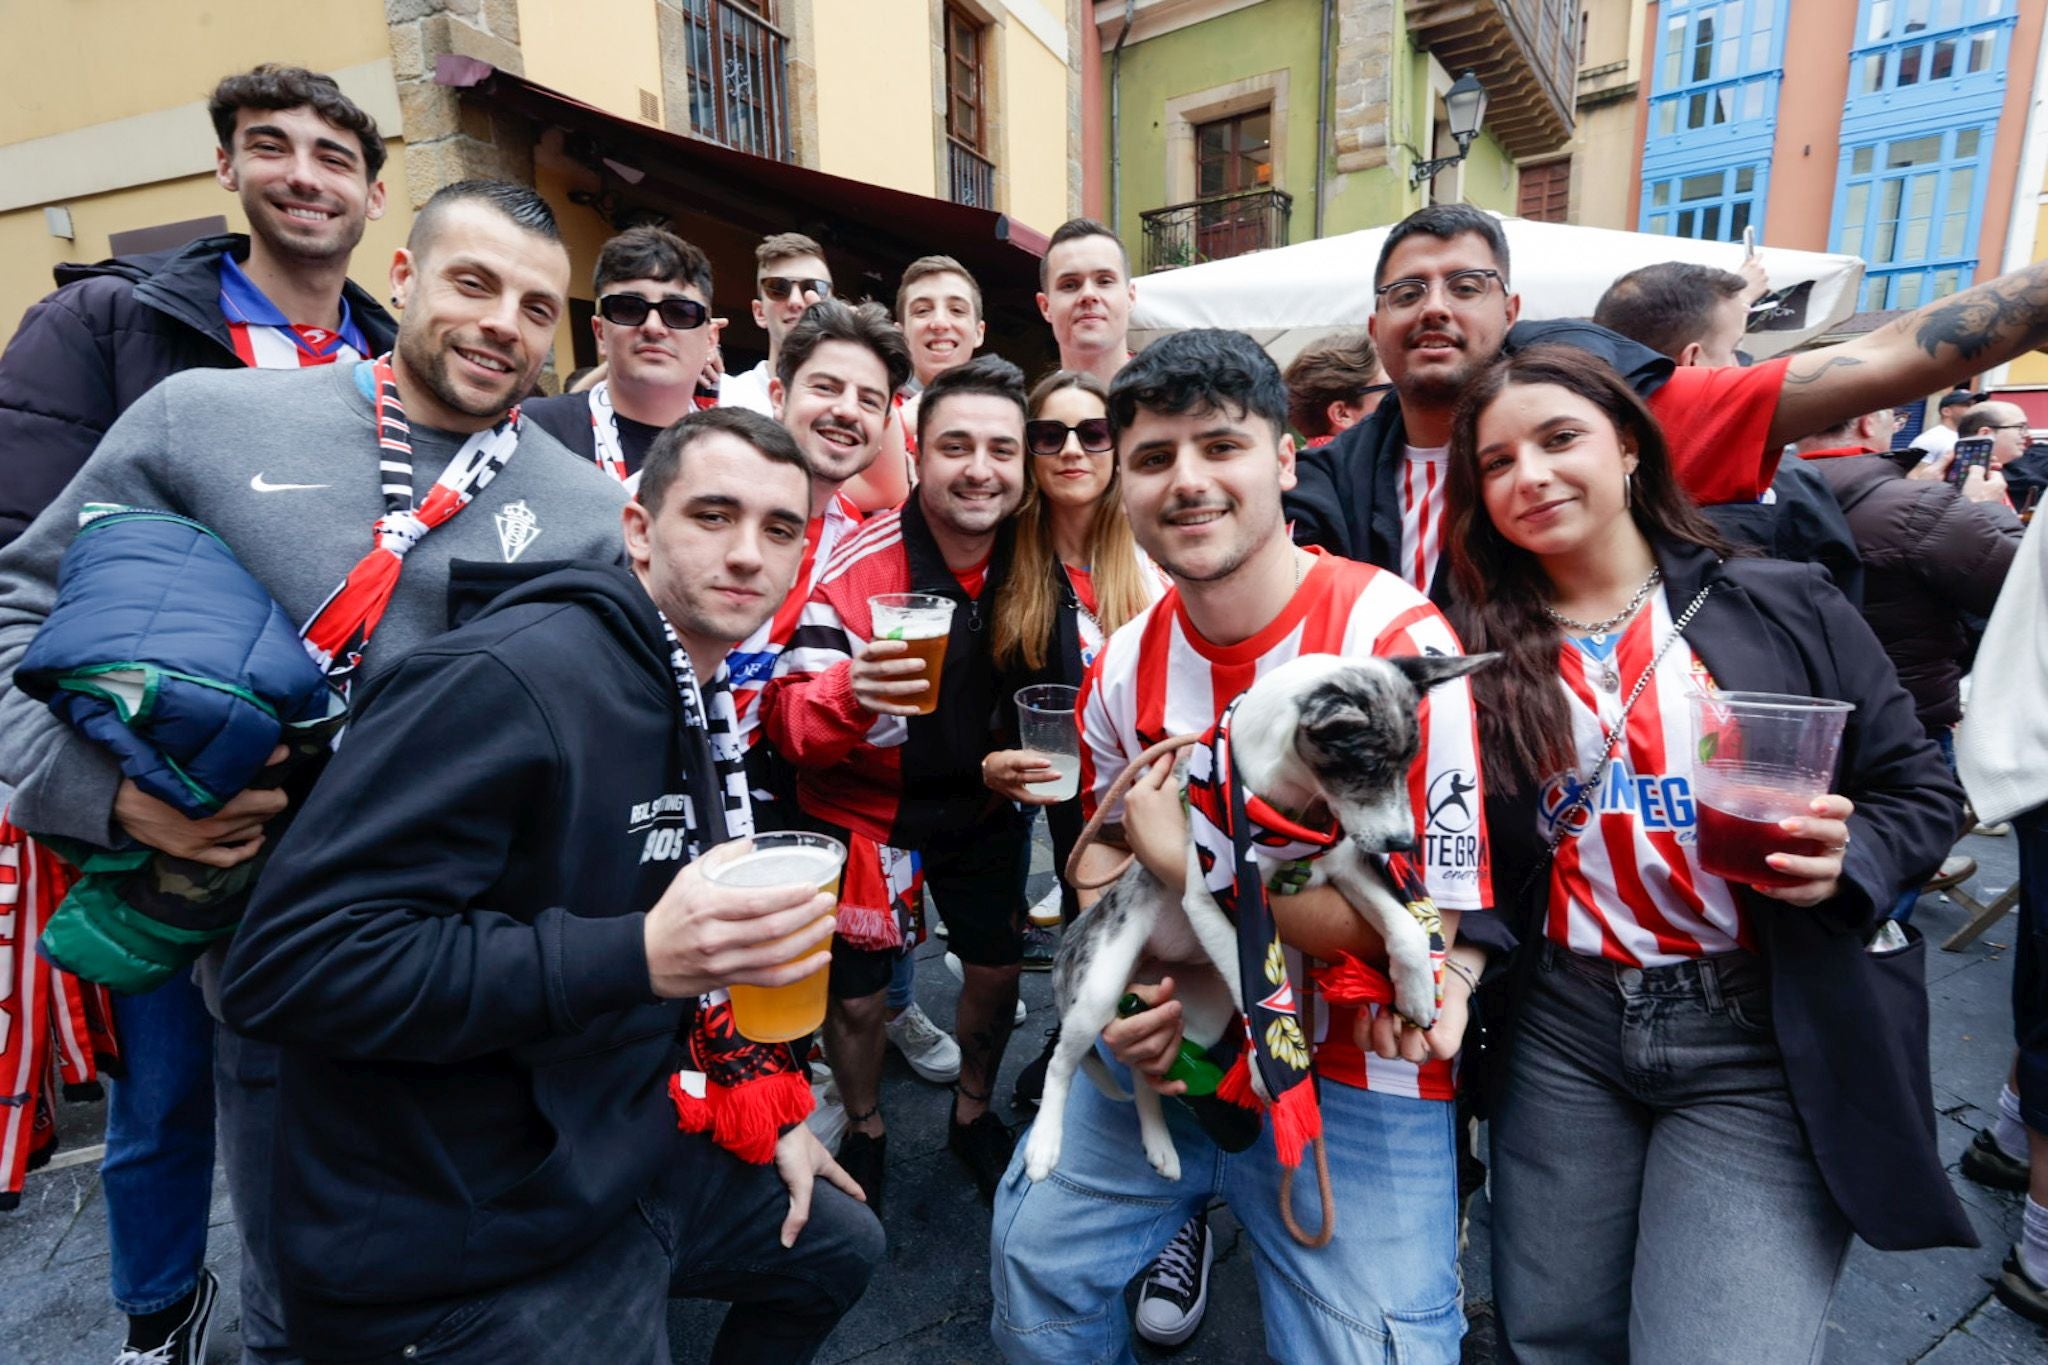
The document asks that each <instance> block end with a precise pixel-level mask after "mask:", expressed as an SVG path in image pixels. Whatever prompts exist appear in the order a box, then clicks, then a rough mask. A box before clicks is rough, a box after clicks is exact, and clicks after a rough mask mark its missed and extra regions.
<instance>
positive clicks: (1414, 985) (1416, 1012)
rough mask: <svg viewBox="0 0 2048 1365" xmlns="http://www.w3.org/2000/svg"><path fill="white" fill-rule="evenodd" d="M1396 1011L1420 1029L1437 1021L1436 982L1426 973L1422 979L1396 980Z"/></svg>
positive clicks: (1428, 1026)
mask: <svg viewBox="0 0 2048 1365" xmlns="http://www.w3.org/2000/svg"><path fill="white" fill-rule="evenodd" d="M1394 1012H1395V1013H1396V1014H1398V1015H1400V1016H1401V1017H1402V1018H1403V1019H1406V1020H1407V1021H1408V1022H1409V1023H1411V1024H1413V1025H1415V1027H1417V1028H1419V1029H1425V1030H1426V1029H1428V1028H1430V1027H1431V1026H1432V1025H1434V1024H1435V1023H1436V1016H1437V1007H1436V983H1435V982H1434V981H1432V980H1431V979H1430V978H1429V976H1428V975H1427V974H1426V973H1425V974H1424V975H1423V977H1422V979H1421V980H1420V981H1414V980H1400V979H1397V980H1396V981H1395V982H1394Z"/></svg>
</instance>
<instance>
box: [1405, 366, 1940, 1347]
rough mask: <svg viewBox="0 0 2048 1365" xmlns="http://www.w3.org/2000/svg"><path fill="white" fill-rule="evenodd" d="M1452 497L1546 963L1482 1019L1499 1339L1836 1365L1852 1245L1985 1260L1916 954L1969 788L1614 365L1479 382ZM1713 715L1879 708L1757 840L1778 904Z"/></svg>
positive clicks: (1527, 889) (1489, 776)
mask: <svg viewBox="0 0 2048 1365" xmlns="http://www.w3.org/2000/svg"><path fill="white" fill-rule="evenodd" d="M1447 492H1448V515H1449V518H1450V526H1449V528H1448V534H1447V535H1446V537H1445V543H1446V545H1447V546H1449V547H1450V550H1449V552H1450V554H1451V556H1452V572H1453V575H1454V583H1455V591H1456V594H1457V598H1458V600H1457V601H1456V602H1454V603H1453V605H1452V608H1451V613H1450V614H1451V618H1452V620H1453V622H1454V623H1455V624H1456V625H1457V627H1458V631H1459V634H1460V636H1461V638H1462V639H1463V640H1464V642H1465V646H1466V648H1467V649H1468V650H1470V651H1471V652H1473V653H1478V652H1480V651H1484V650H1493V651H1498V652H1499V653H1500V655H1501V657H1500V658H1499V659H1498V660H1497V661H1496V662H1495V663H1494V664H1493V665H1492V666H1491V667H1489V668H1488V669H1485V670H1483V671H1482V672H1480V673H1478V674H1476V675H1474V678H1473V687H1474V693H1475V700H1476V701H1477V703H1478V710H1479V716H1480V738H1481V752H1482V755H1483V760H1482V761H1483V763H1484V764H1485V773H1486V784H1485V785H1486V788H1487V793H1488V799H1487V819H1488V830H1489V833H1490V836H1491V839H1492V848H1493V859H1494V863H1493V884H1494V887H1495V889H1496V891H1497V892H1499V893H1500V894H1501V897H1502V903H1501V905H1500V907H1499V908H1500V911H1501V913H1502V915H1503V917H1504V918H1507V919H1508V920H1509V922H1510V923H1511V924H1512V925H1514V926H1515V928H1516V932H1517V933H1518V934H1519V936H1520V939H1521V947H1520V948H1519V949H1518V950H1517V951H1516V953H1515V955H1514V958H1513V959H1512V963H1511V966H1510V968H1509V969H1508V970H1507V971H1506V972H1505V973H1503V974H1502V976H1501V979H1500V980H1498V981H1496V982H1491V983H1489V985H1488V989H1487V991H1486V992H1485V995H1486V996H1490V997H1492V999H1491V1001H1490V1002H1489V1008H1488V1011H1487V1012H1488V1013H1489V1014H1490V1015H1491V1016H1493V1018H1494V1019H1495V1021H1496V1027H1495V1028H1494V1029H1493V1031H1492V1034H1491V1036H1490V1037H1489V1038H1488V1040H1487V1048H1488V1051H1487V1054H1486V1057H1485V1077H1486V1082H1485V1083H1486V1089H1487V1095H1488V1099H1489V1101H1490V1103H1491V1106H1492V1127H1491V1136H1492V1159H1493V1166H1492V1184H1491V1193H1492V1202H1493V1277H1494V1286H1495V1293H1496V1302H1497V1306H1498V1309H1499V1313H1500V1324H1501V1329H1502V1332H1503V1334H1504V1336H1505V1338H1506V1340H1507V1342H1508V1343H1509V1344H1510V1346H1511V1347H1512V1352H1513V1355H1514V1356H1515V1358H1517V1359H1518V1360H1520V1361H1522V1362H1523V1363H1524V1365H1539V1363H1540V1362H1561V1361H1572V1362H1580V1361H1588V1360H1603V1361H1604V1360H1613V1361H1624V1360H1626V1361H1634V1362H1638V1363H1639V1365H1640V1362H1645V1361H1659V1360H1685V1361H1715V1360H1730V1361H1733V1360H1745V1361H1753V1360H1759V1359H1768V1360H1772V1361H1788V1360H1808V1359H1818V1358H1819V1356H1820V1351H1821V1345H1822V1328H1823V1325H1824V1323H1825V1320H1826V1317H1827V1309H1828V1304H1829V1300H1830V1298H1831V1296H1832V1294H1833V1290H1834V1283H1835V1278H1836V1275H1837V1272H1838V1271H1839V1269H1840V1267H1841V1263H1842V1259H1843V1256H1844V1254H1845V1253H1846V1252H1847V1249H1848V1245H1849V1237H1850V1233H1851V1232H1852V1231H1853V1232H1855V1233H1856V1234H1858V1235H1860V1236H1861V1237H1863V1239H1864V1240H1865V1241H1868V1242H1869V1243H1871V1244H1872V1245H1873V1246H1876V1247H1879V1248H1883V1249H1905V1248H1913V1247H1924V1246H1937V1245H1974V1244H1975V1239H1974V1237H1973V1235H1972V1233H1971V1231H1970V1226H1969V1223H1968V1222H1967V1220H1966V1219H1965V1218H1964V1216H1963V1213H1962V1210H1961V1207H1960V1206H1959V1205H1958V1204H1957V1203H1956V1201H1955V1197H1954V1195H1953V1194H1952V1193H1951V1191H1950V1189H1949V1186H1948V1182H1947V1178H1946V1176H1945V1175H1944V1173H1943V1170H1942V1164H1941V1158H1940V1156H1939V1155H1938V1154H1937V1152H1936V1150H1935V1139H1934V1126H1933V1114H1932V1110H1931V1104H1930V1090H1929V1080H1928V1065H1927V1000H1926V990H1925V960H1924V951H1925V945H1924V943H1922V942H1921V941H1920V940H1918V938H1917V937H1895V935H1896V934H1897V931H1896V930H1892V929H1888V928H1885V923H1886V922H1885V913H1886V910H1887V908H1888V907H1889V906H1890V905H1891V903H1892V901H1893V900H1894V899H1895V898H1896V896H1897V893H1898V889H1899V888H1900V887H1901V886H1905V885H1915V884H1918V883H1919V882H1920V881H1922V880H1924V879H1925V877H1926V876H1927V875H1929V874H1930V873H1931V872H1932V871H1933V870H1934V868H1935V867H1937V866H1938V865H1939V863H1940V862H1941V858H1942V855H1943V854H1944V853H1946V852H1947V850H1948V848H1949V846H1950V845H1951V844H1952V843H1953V841H1954V839H1955V837H1956V834H1957V832H1958V829H1959V826H1960V824H1961V819H1962V816H1961V803H1962V793H1961V792H1960V790H1959V789H1958V788H1957V787H1956V784H1955V782H1954V780H1953V779H1952V778H1951V777H1950V776H1949V773H1948V770H1947V766H1946V764H1944V763H1943V761H1942V759H1941V756H1940V754H1939V753H1938V752H1937V751H1936V749H1935V747H1934V745H1933V744H1932V743H1931V742H1930V741H1929V740H1928V739H1927V737H1926V733H1925V731H1924V730H1923V729H1922V727H1921V726H1920V724H1919V722H1918V721H1917V720H1916V719H1915V716H1914V712H1913V704H1912V701H1911V699H1910V698H1909V696H1908V695H1907V693H1906V692H1905V691H1904V690H1903V689H1902V688H1901V687H1900V686H1899V683H1898V680H1897V678H1896V676H1895V675H1894V673H1893V671H1892V668H1891V665H1890V664H1889V663H1888V662H1887V660H1886V658H1885V655H1884V653H1883V651H1882V649H1881V648H1880V647H1879V645H1878V642H1877V640H1876V638H1875V637H1874V636H1873V635H1872V633H1871V631H1870V629H1869V627H1868V626H1866V625H1865V624H1864V622H1863V619H1862V618H1861V617H1860V616H1859V615H1858V614H1857V613H1856V611H1855V610H1854V609H1853V608H1852V607H1851V606H1850V605H1849V603H1848V602H1847V601H1846V600H1845V599H1844V598H1843V597H1842V596H1841V594H1840V593H1838V592H1837V591H1836V590H1835V588H1834V587H1833V585H1832V584H1831V583H1830V582H1829V580H1828V579H1827V577H1826V575H1825V574H1824V573H1823V572H1822V571H1821V570H1820V569H1818V568H1816V567H1813V566H1811V565H1806V564H1793V563H1781V562H1775V561H1769V560H1761V559H1736V558H1729V557H1728V550H1727V547H1726V546H1725V544H1724V543H1723V542H1722V541H1721V540H1720V539H1719V538H1718V537H1717V536H1716V535H1715V533H1714V531H1713V529H1712V527H1711V526H1710V525H1709V524H1708V523H1707V522H1706V521H1705V520H1704V519H1703V518H1702V517H1701V516H1700V514H1699V512H1698V511H1697V509H1696V508H1694V506H1693V505H1692V504H1691V503H1690V502H1689V501H1688V500H1687V499H1686V497H1685V495H1684V494H1683V493H1682V492H1681V491H1679V489H1678V486H1677V484H1676V482H1675V481H1674V480H1673V478H1672V476H1671V472H1670V466H1669V462H1668V460H1667V457H1666V452H1665V444H1664V439H1663V436H1662V433H1661V432H1660V431H1659V430H1658V428H1657V425H1656V422H1655V420H1654V419H1653V418H1652V417H1651V416H1650V414H1649V413H1648V411H1647V410H1646V409H1645V408H1644V407H1643V405H1642V403H1641V402H1640V401H1639V400H1638V399H1637V398H1636V396H1635V395H1634V394H1633V393H1632V392H1631V391H1630V390H1629V389H1628V387H1627V386H1626V385H1625V384H1623V383H1622V382H1621V381H1620V380H1619V379H1617V378H1616V377H1615V376H1614V374H1613V373H1612V372H1611V371H1610V370H1608V369H1607V368H1606V367H1605V366H1604V365H1602V364H1601V363H1600V362H1598V361H1596V360H1594V359H1592V358H1590V357H1588V356H1586V355H1584V354H1582V353H1579V352H1576V351H1569V350H1564V349H1562V348H1546V347H1537V348H1532V349H1530V350H1526V351H1523V352H1520V353H1519V354H1517V355H1515V356H1513V357H1512V358H1510V359H1507V360H1504V361H1502V362H1500V363H1499V364H1498V365H1496V366H1495V367H1494V368H1493V369H1492V370H1490V371H1488V372H1486V373H1485V374H1484V375H1482V376H1481V377H1480V378H1479V379H1478V380H1477V381H1476V382H1475V383H1474V385H1473V387H1472V389H1471V390H1470V391H1469V392H1468V394H1467V396H1466V399H1465V402H1464V405H1463V407H1462V408H1461V410H1460V412H1459V414H1458V416H1457V418H1456V421H1455V423H1454V426H1453V431H1452V437H1451V447H1450V460H1449V470H1448V485H1447ZM1702 690H1709V691H1717V692H1722V693H1726V692H1756V693H1774V694H1780V695H1781V696H1783V697H1785V698H1788V699H1796V698H1827V699H1833V700H1837V701H1841V702H1847V703H1850V704H1851V705H1852V706H1853V707H1854V710H1853V711H1852V712H1850V713H1849V717H1848V724H1847V731H1846V734H1845V735H1844V737H1843V740H1842V743H1841V748H1840V756H1839V761H1838V762H1837V763H1836V765H1835V767H1834V780H1833V782H1832V784H1831V785H1829V786H1828V787H1827V794H1825V795H1820V796H1817V797H1815V798H1813V799H1812V800H1811V802H1810V804H1809V806H1808V807H1807V809H1806V810H1804V811H1803V812H1801V813H1799V814H1796V815H1793V816H1791V817H1789V818H1785V819H1782V820H1779V821H1776V822H1775V823H1770V822H1756V823H1753V824H1752V826H1751V827H1750V829H1749V833H1750V835H1751V837H1753V838H1761V839H1764V840H1768V841H1770V842H1772V843H1773V844H1775V846H1776V847H1775V849H1774V850H1773V851H1770V852H1768V853H1767V854H1766V855H1765V856H1764V857H1763V858H1762V861H1761V866H1760V869H1759V874H1758V876H1757V877H1756V879H1755V881H1754V882H1753V883H1748V884H1745V883H1738V882H1735V881H1730V880H1724V879H1723V878H1722V877H1719V876H1715V875H1713V874H1712V873H1709V872H1707V871H1706V870H1705V868H1704V867H1703V866H1702V863H1701V857H1700V847H1699V836H1700V835H1701V834H1702V832H1703V831H1702V819H1701V803H1700V801H1699V799H1698V797H1699V786H1700V782H1701V778H1702V777H1703V776H1704V775H1705V772H1706V768H1707V764H1706V762H1705V758H1706V757H1709V756H1711V754H1712V750H1713V745H1712V743H1711V742H1710V743H1709V744H1707V745H1706V746H1705V750H1704V752H1703V747H1702V744H1701V737H1700V736H1699V735H1698V734H1696V732H1695V729H1694V724H1693V705H1692V701H1691V697H1692V695H1693V694H1694V693H1697V692H1700V691H1702ZM1751 852H1752V853H1754V852H1755V850H1751ZM1717 865H1721V866H1726V865H1727V864H1726V863H1725V862H1723V861H1717ZM1767 883H1768V884H1767ZM1880 929H1883V930H1884V935H1883V936H1880V935H1879V933H1878V931H1879V930H1880ZM1907 932H1908V933H1909V934H1910V931H1907Z"/></svg>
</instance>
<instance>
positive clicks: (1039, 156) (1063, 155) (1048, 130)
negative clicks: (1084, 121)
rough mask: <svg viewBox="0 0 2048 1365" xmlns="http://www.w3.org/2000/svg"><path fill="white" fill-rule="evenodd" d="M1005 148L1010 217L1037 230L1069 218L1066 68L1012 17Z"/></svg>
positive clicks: (1005, 38)
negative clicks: (1008, 179) (1008, 180)
mask: <svg viewBox="0 0 2048 1365" xmlns="http://www.w3.org/2000/svg"><path fill="white" fill-rule="evenodd" d="M1001 32H1002V52H1001V60H1002V64H1003V65H1002V78H1001V81H1000V82H999V85H998V88H999V89H1000V90H1001V91H1002V98H1003V143H1004V145H1003V148H1002V151H1001V152H1000V153H999V155H1000V156H1001V157H1002V159H1003V169H1004V170H1005V171H1006V172H1007V173H1008V174H1009V177H1010V201H1009V203H1008V204H1006V205H1005V206H1004V207H1005V209H1006V210H1007V211H1008V212H1009V214H1010V216H1011V217H1013V218H1016V219H1018V220H1020V221H1022V222H1023V223H1025V224H1026V225H1027V226H1030V227H1034V228H1037V229H1038V230H1039V231H1040V232H1051V231H1052V230H1053V229H1054V228H1056V227H1058V226H1059V225H1060V224H1061V223H1064V222H1065V221H1066V220H1067V164H1068V155H1067V68H1066V65H1065V64H1064V63H1063V62H1061V61H1060V60H1059V59H1058V58H1057V57H1055V56H1054V55H1053V53H1052V52H1051V51H1050V50H1049V49H1048V48H1047V47H1046V46H1045V44H1043V43H1041V42H1039V41H1038V38H1037V37H1036V35H1034V34H1033V33H1032V32H1031V30H1029V29H1027V28H1025V27H1024V25H1023V24H1021V23H1017V22H1015V21H1014V20H1013V21H1012V22H1010V23H1008V24H1005V25H1003V26H1002V29H1001Z"/></svg>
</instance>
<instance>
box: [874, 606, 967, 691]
mask: <svg viewBox="0 0 2048 1365" xmlns="http://www.w3.org/2000/svg"><path fill="white" fill-rule="evenodd" d="M868 613H869V615H870V617H871V618H872V619H873V621H874V626H875V638H876V639H877V640H901V641H903V642H904V643H905V644H906V645H908V646H909V649H908V650H907V651H905V652H904V653H903V654H900V655H898V656H897V657H898V658H906V659H917V660H920V661H922V662H923V664H924V680H925V682H927V683H928V684H930V685H929V686H928V687H926V688H925V690H924V691H923V692H921V693H919V694H918V695H917V696H914V697H904V698H901V699H900V700H901V701H902V702H903V704H904V705H906V706H912V707H915V708H916V712H915V714H917V715H920V716H928V715H930V714H931V713H932V712H934V711H936V710H938V709H939V678H940V675H941V674H942V673H943V672H944V671H945V667H946V641H947V639H948V638H949V637H950V636H951V635H952V633H953V599H952V598H950V597H940V596H938V595H936V594H934V593H928V592H887V593H880V594H877V595H876V596H874V597H870V598H869V599H868ZM915 677H916V675H915V674H912V675H910V676H909V677H905V678H900V679H898V681H899V682H910V681H913V680H914V679H915Z"/></svg>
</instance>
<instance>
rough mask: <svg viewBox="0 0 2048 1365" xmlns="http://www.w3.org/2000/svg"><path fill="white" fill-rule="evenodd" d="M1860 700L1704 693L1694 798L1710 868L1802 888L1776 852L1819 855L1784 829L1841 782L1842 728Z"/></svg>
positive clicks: (1697, 699) (1698, 697) (1697, 722)
mask: <svg viewBox="0 0 2048 1365" xmlns="http://www.w3.org/2000/svg"><path fill="white" fill-rule="evenodd" d="M1855 709H1856V708H1855V706H1854V704H1853V703H1850V702H1846V701H1830V700H1829V699H1827V698H1825V697H1793V696H1783V695H1780V694H1778V693H1775V692H1708V691H1701V692H1695V693H1694V694H1693V696H1692V714H1693V731H1694V734H1695V735H1696V736H1697V738H1698V748H1697V750H1696V752H1695V763H1694V766H1693V795H1694V797H1695V798H1696V800H1697V802H1698V806H1699V824H1698V839H1699V855H1700V866H1701V867H1703V868H1704V869H1706V870H1707V871H1708V872H1711V873H1713V874H1714V875H1715V876H1717V877H1723V878H1726V879H1727V880H1728V881H1731V882H1739V883H1742V884H1743V885H1747V886H1793V885H1797V884H1798V883H1799V882H1800V881H1802V880H1804V879H1803V878H1799V877H1788V876H1786V875H1785V874H1784V873H1782V872H1779V871H1778V870H1777V869H1775V868H1773V867H1772V866H1771V865H1770V864H1769V862H1767V861H1766V859H1768V858H1769V857H1770V855H1771V854H1773V853H1794V854H1800V855H1803V856H1807V857H1811V856H1814V855H1817V854H1819V853H1820V852H1822V851H1823V850H1822V847H1821V845H1820V844H1819V843H1817V842H1815V841H1814V840H1812V839H1801V838H1795V837H1794V836H1792V835H1789V834H1787V833H1785V831H1784V830H1782V829H1780V828H1778V822H1779V821H1780V820H1785V819H1789V818H1791V817H1793V816H1804V815H1808V814H1810V813H1811V812H1810V811H1809V809H1808V808H1809V807H1810V806H1811V804H1812V802H1813V799H1814V798H1815V797H1817V796H1825V795H1826V794H1827V792H1828V789H1829V787H1830V786H1831V785H1832V784H1833V782H1834V777H1835V760H1836V758H1837V757H1838V756H1839V755H1840V753H1841V749H1842V728H1843V726H1844V725H1845V724H1846V723H1847V721H1848V719H1849V713H1850V712H1851V711H1853V710H1855Z"/></svg>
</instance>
